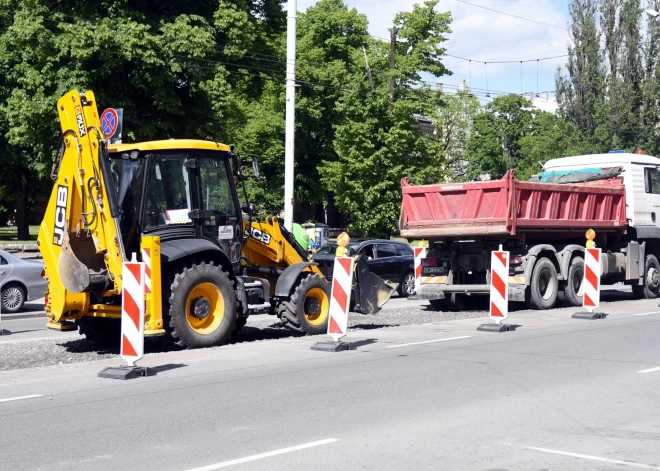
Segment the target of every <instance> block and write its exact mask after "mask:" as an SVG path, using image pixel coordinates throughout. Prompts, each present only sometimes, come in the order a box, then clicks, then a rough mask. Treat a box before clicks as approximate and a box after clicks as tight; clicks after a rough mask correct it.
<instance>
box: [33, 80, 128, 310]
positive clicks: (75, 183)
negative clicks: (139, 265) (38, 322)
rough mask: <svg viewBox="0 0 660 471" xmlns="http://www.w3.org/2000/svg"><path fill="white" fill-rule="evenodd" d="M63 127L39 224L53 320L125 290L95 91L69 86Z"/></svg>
mask: <svg viewBox="0 0 660 471" xmlns="http://www.w3.org/2000/svg"><path fill="white" fill-rule="evenodd" d="M57 111H58V114H59V118H60V125H61V128H62V138H61V141H60V148H59V150H58V158H57V160H56V162H55V164H54V165H53V171H52V174H51V177H52V178H53V180H54V181H55V184H54V186H53V191H52V193H51V197H50V201H49V203H48V208H47V210H46V214H45V216H44V220H43V222H42V223H41V227H40V229H39V238H38V244H39V249H40V251H41V253H42V256H43V258H44V263H45V265H46V275H47V277H48V291H49V292H48V298H47V306H46V309H47V310H48V311H49V317H50V321H51V322H61V321H62V320H65V319H75V318H79V317H80V316H81V315H82V314H83V313H84V312H86V311H87V309H89V304H90V295H89V293H94V294H95V295H96V296H97V297H98V298H99V299H100V298H102V297H104V296H111V295H113V294H114V295H117V294H120V293H121V289H122V286H121V267H122V263H123V260H124V259H125V255H124V248H123V243H122V240H121V232H120V231H119V224H118V218H119V208H118V207H117V202H116V196H115V195H116V193H115V190H114V186H115V185H114V182H113V177H112V173H111V163H110V160H109V159H108V154H107V144H106V141H105V138H104V136H103V134H102V133H101V130H100V122H99V114H98V111H97V107H96V99H95V97H94V93H93V92H86V93H84V94H82V93H80V92H78V91H75V90H74V91H71V92H69V93H67V94H66V95H64V96H63V97H62V98H60V100H59V101H58V102H57Z"/></svg>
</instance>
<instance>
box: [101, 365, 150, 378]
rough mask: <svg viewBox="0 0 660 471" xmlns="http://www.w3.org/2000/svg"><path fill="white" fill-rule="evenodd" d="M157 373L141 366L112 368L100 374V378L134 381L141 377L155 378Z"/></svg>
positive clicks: (105, 369)
mask: <svg viewBox="0 0 660 471" xmlns="http://www.w3.org/2000/svg"><path fill="white" fill-rule="evenodd" d="M155 374H156V372H155V371H154V370H151V369H149V368H146V367H141V366H111V367H109V368H104V369H103V370H101V372H99V374H98V376H99V378H110V379H134V378H138V377H140V376H154V375H155Z"/></svg>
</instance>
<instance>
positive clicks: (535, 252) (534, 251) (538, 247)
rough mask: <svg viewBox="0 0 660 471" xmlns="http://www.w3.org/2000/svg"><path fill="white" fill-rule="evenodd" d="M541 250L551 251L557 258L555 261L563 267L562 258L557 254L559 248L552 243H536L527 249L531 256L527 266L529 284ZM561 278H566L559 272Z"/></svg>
mask: <svg viewBox="0 0 660 471" xmlns="http://www.w3.org/2000/svg"><path fill="white" fill-rule="evenodd" d="M541 252H551V253H552V254H553V255H554V257H555V259H554V262H555V263H556V264H557V266H559V267H561V260H560V259H559V256H558V255H557V249H555V248H554V247H553V246H552V245H550V244H539V245H535V246H534V247H532V248H530V249H529V250H528V251H527V256H528V257H529V261H528V263H527V265H526V266H525V284H526V285H528V286H529V282H530V280H531V279H532V271H533V270H534V265H536V259H537V258H538V256H539V254H540V253H541ZM558 275H559V277H560V279H562V280H563V279H564V277H563V276H562V274H561V273H558Z"/></svg>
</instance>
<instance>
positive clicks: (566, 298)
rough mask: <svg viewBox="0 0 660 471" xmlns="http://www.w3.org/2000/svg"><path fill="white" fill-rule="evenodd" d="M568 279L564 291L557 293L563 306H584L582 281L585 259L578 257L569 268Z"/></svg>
mask: <svg viewBox="0 0 660 471" xmlns="http://www.w3.org/2000/svg"><path fill="white" fill-rule="evenodd" d="M567 278H568V279H567V280H566V282H565V283H564V286H563V289H561V290H560V291H559V292H558V293H557V298H558V299H559V302H560V303H561V305H562V306H578V307H579V306H582V279H583V278H584V258H582V257H581V256H579V255H577V256H575V257H573V260H571V264H570V266H569V267H568V277H567Z"/></svg>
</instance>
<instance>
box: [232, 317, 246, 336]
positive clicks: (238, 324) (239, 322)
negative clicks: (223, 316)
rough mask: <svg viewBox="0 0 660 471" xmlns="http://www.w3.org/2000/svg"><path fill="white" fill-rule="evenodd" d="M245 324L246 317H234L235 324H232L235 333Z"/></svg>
mask: <svg viewBox="0 0 660 471" xmlns="http://www.w3.org/2000/svg"><path fill="white" fill-rule="evenodd" d="M245 324H247V317H239V318H237V319H236V324H234V333H237V332H238V331H239V330H241V329H242V328H243V327H245Z"/></svg>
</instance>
